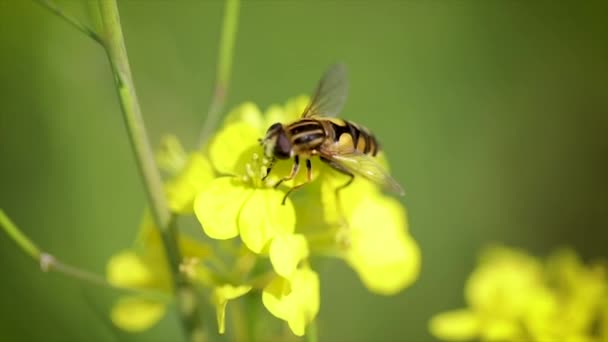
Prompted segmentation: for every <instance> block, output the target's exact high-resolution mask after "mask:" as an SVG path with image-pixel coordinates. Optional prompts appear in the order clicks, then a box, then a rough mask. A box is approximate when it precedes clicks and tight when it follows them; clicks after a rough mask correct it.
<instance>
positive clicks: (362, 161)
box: [329, 152, 405, 196]
mask: <svg viewBox="0 0 608 342" xmlns="http://www.w3.org/2000/svg"><path fill="white" fill-rule="evenodd" d="M329 159H330V160H332V161H333V162H335V163H338V164H339V165H340V166H342V167H344V168H345V169H346V170H348V171H350V172H352V173H354V174H357V175H360V176H362V177H364V178H366V179H368V180H370V181H372V182H373V183H376V184H378V185H380V186H382V188H384V189H385V190H388V191H390V192H394V193H396V194H398V195H401V196H403V195H404V194H405V192H404V191H403V188H401V185H399V183H398V182H397V181H396V180H395V179H394V178H393V177H391V175H390V174H389V173H388V171H387V170H386V169H385V168H384V167H383V166H382V165H381V164H380V163H379V162H378V160H377V159H375V158H374V157H372V156H370V155H368V154H363V153H360V152H351V153H344V154H340V153H337V154H332V155H330V156H329Z"/></svg>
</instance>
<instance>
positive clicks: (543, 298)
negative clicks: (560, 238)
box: [430, 247, 608, 342]
mask: <svg viewBox="0 0 608 342" xmlns="http://www.w3.org/2000/svg"><path fill="white" fill-rule="evenodd" d="M607 271H608V269H607V267H606V265H605V264H593V265H585V264H583V263H582V262H581V260H580V259H579V257H578V256H577V255H576V254H575V253H574V252H573V251H571V250H567V249H564V250H559V251H557V252H555V253H554V254H552V255H551V256H549V258H548V259H547V260H546V261H545V262H542V261H541V260H538V259H536V258H534V257H532V256H530V255H528V254H526V253H525V252H523V251H520V250H516V249H509V248H506V247H493V248H491V249H488V250H487V251H486V252H485V253H484V254H483V255H482V257H481V260H480V265H479V266H478V267H477V269H476V270H475V271H474V272H473V273H472V274H471V276H470V277H469V280H468V282H467V284H466V289H465V298H466V301H467V303H468V306H469V307H468V308H466V309H459V310H454V311H449V312H445V313H441V314H439V315H437V316H435V317H433V319H432V320H431V322H430V331H431V333H432V334H433V335H435V336H436V337H438V338H440V339H443V340H450V341H466V340H482V341H589V342H592V341H598V342H599V341H608V279H607Z"/></svg>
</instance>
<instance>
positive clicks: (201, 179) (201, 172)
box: [156, 135, 215, 214]
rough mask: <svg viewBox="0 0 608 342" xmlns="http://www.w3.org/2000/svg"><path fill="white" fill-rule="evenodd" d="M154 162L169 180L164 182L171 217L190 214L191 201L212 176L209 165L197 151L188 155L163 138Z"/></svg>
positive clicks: (174, 141) (173, 140) (169, 138)
mask: <svg viewBox="0 0 608 342" xmlns="http://www.w3.org/2000/svg"><path fill="white" fill-rule="evenodd" d="M156 159H157V162H158V164H159V166H160V167H161V168H162V169H164V170H165V171H167V172H168V173H169V174H171V176H172V177H171V178H170V179H169V180H168V181H167V182H165V192H166V195H167V202H168V205H169V209H171V211H172V212H174V213H180V214H191V213H192V212H193V207H192V206H193V204H194V198H195V197H196V195H198V194H199V193H200V192H201V190H202V189H203V187H204V186H205V185H207V184H209V182H211V180H212V179H213V178H214V176H215V174H214V172H213V168H212V167H211V163H210V162H209V160H208V159H207V157H206V156H205V155H204V154H203V153H201V152H200V151H197V152H193V153H191V154H190V155H187V154H186V153H185V152H184V149H183V147H182V145H181V144H180V142H179V140H178V139H177V138H176V137H175V136H172V135H168V136H165V137H164V138H163V140H162V141H161V147H160V150H159V152H158V153H157V155H156Z"/></svg>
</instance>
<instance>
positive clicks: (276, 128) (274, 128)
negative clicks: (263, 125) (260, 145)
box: [266, 122, 282, 135]
mask: <svg viewBox="0 0 608 342" xmlns="http://www.w3.org/2000/svg"><path fill="white" fill-rule="evenodd" d="M281 127H282V126H281V124H280V123H279V122H277V123H273V124H272V125H271V126H270V127H268V130H266V135H270V134H272V133H275V132H277V131H279V130H280V129H281Z"/></svg>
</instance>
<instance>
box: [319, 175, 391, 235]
mask: <svg viewBox="0 0 608 342" xmlns="http://www.w3.org/2000/svg"><path fill="white" fill-rule="evenodd" d="M321 167H322V168H323V169H322V171H321V172H322V175H323V177H321V179H322V183H321V201H322V203H323V215H324V218H325V221H326V222H327V223H328V224H338V225H341V224H342V223H343V222H344V220H345V219H349V218H350V217H351V216H352V214H353V212H355V210H356V208H358V206H359V204H360V202H361V201H362V200H363V199H365V198H367V197H377V196H378V195H379V194H380V190H379V188H378V186H377V185H376V184H374V183H372V182H370V181H368V180H367V179H364V178H363V177H357V176H355V179H354V181H353V182H352V183H351V184H350V185H349V186H347V187H346V188H343V189H342V190H340V191H339V193H338V197H336V189H338V188H339V187H341V186H343V185H344V184H346V183H347V182H348V181H349V179H350V177H348V176H346V175H344V174H342V173H340V172H338V171H336V170H334V169H332V168H330V167H329V166H327V165H322V166H321Z"/></svg>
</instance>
